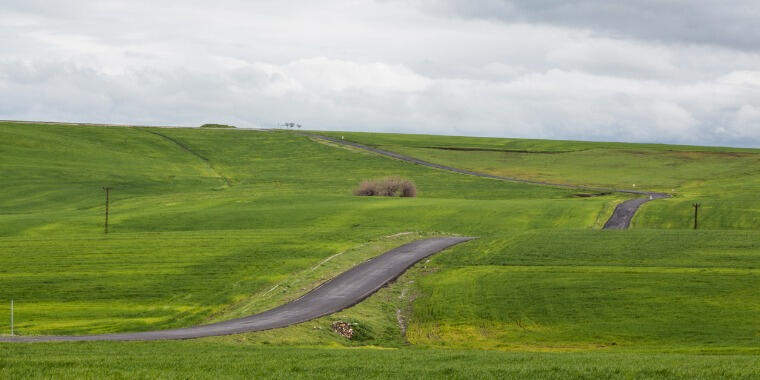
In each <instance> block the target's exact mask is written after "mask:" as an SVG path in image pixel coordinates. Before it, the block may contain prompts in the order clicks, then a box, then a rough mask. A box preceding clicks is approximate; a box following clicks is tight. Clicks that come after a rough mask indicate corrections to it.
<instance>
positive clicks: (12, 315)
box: [11, 299, 13, 336]
mask: <svg viewBox="0 0 760 380" xmlns="http://www.w3.org/2000/svg"><path fill="white" fill-rule="evenodd" d="M11 336H13V300H12V299H11Z"/></svg>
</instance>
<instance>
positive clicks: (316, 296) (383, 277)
mask: <svg viewBox="0 0 760 380" xmlns="http://www.w3.org/2000/svg"><path fill="white" fill-rule="evenodd" d="M472 239H473V238H471V237H437V238H430V239H422V240H417V241H413V242H411V243H408V244H405V245H402V246H400V247H398V248H395V249H393V250H390V251H388V252H386V253H384V254H382V255H380V256H377V257H374V258H372V259H369V260H367V261H365V262H363V263H361V264H359V265H357V266H355V267H353V268H351V269H349V270H347V271H345V272H343V273H341V274H339V275H338V276H336V277H334V278H333V279H331V280H329V281H327V282H325V283H324V284H322V285H320V286H319V287H317V288H316V289H314V290H312V291H310V292H308V293H306V294H305V295H303V296H302V297H301V298H298V299H297V300H295V301H292V302H289V303H286V304H284V305H282V306H278V307H276V308H274V309H271V310H267V311H265V312H262V313H259V314H254V315H251V316H248V317H245V318H238V319H231V320H228V321H224V322H219V323H212V324H208V325H201V326H194V327H186V328H179V329H172V330H159V331H145V332H136V333H118V334H100V335H80V336H74V335H66V336H63V335H61V336H53V335H48V336H45V335H42V336H18V337H0V342H60V341H67V342H71V341H95V340H112V341H127V340H164V339H192V338H201V337H207V336H217V335H230V334H239V333H243V332H250V331H261V330H269V329H275V328H278V327H285V326H290V325H293V324H296V323H301V322H306V321H309V320H312V319H314V318H319V317H321V316H324V315H328V314H332V313H335V312H338V311H341V310H343V309H345V308H347V307H350V306H353V305H355V304H357V303H359V302H360V301H362V300H363V299H365V298H367V297H369V296H370V295H371V294H372V293H374V292H376V291H378V290H379V289H380V288H382V287H383V286H385V285H386V284H388V283H389V282H390V281H393V280H394V279H395V278H396V277H398V276H399V275H401V274H402V273H404V271H406V270H407V269H408V268H409V267H411V266H412V265H414V264H415V263H417V262H418V261H420V260H422V259H424V258H426V257H428V256H430V255H432V254H434V253H437V252H440V251H442V250H444V249H446V248H449V247H451V246H453V245H456V244H459V243H463V242H466V241H469V240H472Z"/></svg>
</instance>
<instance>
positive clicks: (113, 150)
mask: <svg viewBox="0 0 760 380" xmlns="http://www.w3.org/2000/svg"><path fill="white" fill-rule="evenodd" d="M0 135H2V136H1V138H0V141H1V142H2V143H0V144H2V145H1V146H2V151H3V155H4V157H8V158H9V159H8V160H3V162H2V165H1V166H0V175H2V177H3V178H7V179H8V181H7V182H5V188H6V190H7V191H5V192H3V193H1V195H0V210H1V211H0V212H1V214H0V226H2V227H0V235H5V238H0V252H2V254H0V268H3V269H2V270H1V272H0V289H2V290H0V299H4V300H10V299H11V298H13V299H15V300H16V304H17V321H18V322H17V323H18V326H17V329H18V330H17V331H18V332H20V333H22V334H54V333H55V334H71V333H75V334H81V333H93V332H110V331H134V330H146V329H153V328H166V327H176V326H185V325H189V324H193V323H198V322H201V321H203V320H205V319H207V318H210V317H211V316H215V315H217V314H218V313H220V312H222V311H223V310H225V309H226V307H227V306H228V305H230V304H233V303H235V302H238V301H240V300H241V299H243V298H245V297H247V296H249V295H251V294H256V293H260V292H263V291H266V290H268V289H270V288H271V287H272V286H274V285H276V284H278V283H279V282H280V281H282V280H284V279H285V278H288V277H290V276H292V275H293V274H294V273H299V272H300V271H303V270H306V269H307V268H312V267H313V266H314V265H316V264H318V263H319V262H320V261H322V260H324V259H325V258H327V257H330V256H332V255H334V254H336V253H339V252H343V251H346V250H347V249H349V248H352V247H357V246H360V245H362V244H366V243H367V242H369V241H375V240H377V239H378V238H381V237H383V236H388V235H393V234H396V233H399V232H406V231H422V232H426V233H453V234H477V235H478V236H486V235H488V234H494V233H497V232H500V231H503V230H510V229H525V228H547V227H559V226H572V227H585V228H590V227H593V226H594V225H598V224H599V223H601V222H602V221H603V220H604V218H605V217H606V215H607V213H608V210H609V209H610V208H611V204H612V203H613V202H614V201H615V199H616V198H615V197H600V198H595V199H577V198H574V197H573V195H572V192H570V191H567V190H564V189H553V188H549V187H536V186H529V185H523V184H508V185H506V186H505V185H504V184H503V183H500V182H498V181H492V180H484V179H477V178H471V177H465V176H459V175H455V174H450V173H445V172H440V171H433V170H428V169H425V168H420V167H415V166H410V165H406V164H403V163H401V162H396V161H392V160H387V159H384V158H378V157H374V156H371V155H363V154H357V153H353V152H349V151H345V150H342V149H336V148H334V147H330V146H326V145H323V144H318V143H315V142H312V141H310V140H309V139H307V138H305V137H302V136H296V135H293V134H290V133H278V132H272V133H267V132H256V131H235V130H230V131H226V130H225V131H221V130H216V131H204V130H180V129H137V128H119V127H113V128H105V127H69V126H50V125H46V126H34V125H17V124H13V125H3V126H0ZM392 174H393V175H401V176H404V177H408V178H412V179H413V180H414V181H415V182H416V183H417V185H418V187H419V189H420V196H419V197H418V198H413V199H387V198H385V199H383V198H367V197H355V196H353V195H351V191H352V189H353V187H354V186H356V185H357V184H358V183H359V182H360V181H361V180H362V179H365V178H372V177H376V176H383V175H392ZM102 186H111V187H112V188H113V190H112V192H111V218H110V221H111V228H110V230H111V234H109V235H108V236H103V233H102V222H103V211H104V209H103V207H104V206H103V202H104V193H103V190H102ZM407 240H408V237H401V238H399V239H392V241H390V242H386V243H384V244H383V245H382V246H383V247H384V248H391V247H393V246H395V245H400V244H401V243H403V242H404V241H407ZM371 252H373V253H374V254H377V253H380V252H382V251H381V250H380V251H378V250H377V249H375V250H372V251H371ZM366 257H367V253H366V252H365V253H363V254H360V255H358V256H356V257H354V261H347V262H345V263H344V265H343V266H342V267H341V268H342V269H345V268H348V267H350V266H351V265H353V264H355V263H357V262H359V261H360V260H361V259H362V258H366ZM29 263H34V264H35V265H29ZM341 268H337V269H341ZM331 273H337V272H335V271H333V272H331ZM328 274H330V273H327V274H325V275H324V276H323V279H325V278H329V276H327V275H328ZM315 280H316V279H315ZM311 286H313V285H311ZM286 296H287V295H283V297H286ZM290 296H292V295H290ZM5 307H7V306H6V303H5V302H3V304H2V306H0V310H2V309H3V308H5ZM7 324H8V320H7V319H2V320H0V331H3V332H5V331H7V329H8V326H7Z"/></svg>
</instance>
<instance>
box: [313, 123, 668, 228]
mask: <svg viewBox="0 0 760 380" xmlns="http://www.w3.org/2000/svg"><path fill="white" fill-rule="evenodd" d="M302 134H303V135H305V136H308V137H312V138H316V139H320V140H325V141H330V142H333V143H337V144H342V145H347V146H351V147H354V148H359V149H362V150H366V151H370V152H373V153H377V154H380V155H383V156H388V157H392V158H395V159H398V160H401V161H406V162H411V163H413V164H417V165H423V166H428V167H431V168H436V169H441V170H446V171H449V172H454V173H460V174H467V175H473V176H477V177H484V178H492V179H498V180H502V181H510V182H520V183H529V184H533V185H546V186H555V187H564V188H569V189H579V190H588V191H598V192H616V193H628V194H636V195H644V196H645V197H643V198H635V199H630V200H627V201H625V202H623V203H621V204H619V205H617V207H615V211H613V212H612V216H610V219H609V220H607V223H605V224H604V229H607V230H620V229H626V228H628V226H629V225H630V224H631V219H633V216H634V215H635V214H636V211H637V210H638V209H639V207H640V206H641V205H642V204H644V203H646V202H649V201H651V200H654V199H662V198H670V194H665V193H652V192H648V191H636V190H617V189H605V188H594V187H584V186H573V185H564V184H558V183H551V182H541V181H530V180H526V179H520V178H512V177H502V176H498V175H493V174H487V173H480V172H474V171H471V170H466V169H460V168H455V167H451V166H446V165H439V164H435V163H432V162H428V161H423V160H420V159H417V158H414V157H409V156H405V155H403V154H399V153H396V152H390V151H387V150H382V149H377V148H373V147H371V146H367V145H363V144H359V143H355V142H353V141H346V140H342V139H336V138H333V137H328V136H322V135H316V134H311V133H302Z"/></svg>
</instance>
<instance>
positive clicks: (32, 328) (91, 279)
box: [0, 123, 760, 378]
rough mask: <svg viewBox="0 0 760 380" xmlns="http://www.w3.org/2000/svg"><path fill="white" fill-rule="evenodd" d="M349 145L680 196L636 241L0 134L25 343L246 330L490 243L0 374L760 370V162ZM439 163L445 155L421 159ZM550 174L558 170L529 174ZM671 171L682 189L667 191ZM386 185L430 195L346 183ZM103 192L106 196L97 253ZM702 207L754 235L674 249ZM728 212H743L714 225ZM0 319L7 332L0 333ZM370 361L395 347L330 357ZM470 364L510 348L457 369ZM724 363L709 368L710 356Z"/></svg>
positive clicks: (41, 354) (547, 212) (489, 193)
mask: <svg viewBox="0 0 760 380" xmlns="http://www.w3.org/2000/svg"><path fill="white" fill-rule="evenodd" d="M339 135H340V134H339ZM344 135H345V136H346V137H347V138H351V139H356V140H357V141H359V142H363V143H368V144H370V145H379V146H382V147H384V148H386V149H390V150H396V151H399V152H404V153H407V154H410V155H413V156H418V157H421V158H424V159H428V160H431V161H433V160H438V161H436V162H441V163H447V164H451V165H453V166H463V165H471V166H466V167H468V168H470V169H476V170H481V169H482V170H484V171H485V170H510V171H512V170H514V171H515V172H514V173H517V171H523V172H524V174H525V173H527V175H534V176H535V177H531V178H536V179H546V180H554V179H559V178H568V181H569V182H573V183H583V184H586V183H587V184H594V185H604V184H611V185H615V186H624V183H625V182H626V181H628V182H630V181H631V178H627V177H620V176H619V175H618V173H617V172H618V171H616V169H615V165H622V164H626V165H628V166H629V167H630V171H631V172H632V173H634V174H632V175H637V174H635V173H640V175H641V176H642V177H645V174H646V178H647V181H650V182H641V184H640V185H639V186H640V187H643V185H647V184H652V185H653V186H655V185H657V186H664V187H668V186H677V187H678V192H677V195H678V196H677V197H676V198H675V199H673V200H667V201H657V202H651V203H649V204H648V205H647V206H646V208H645V210H644V211H645V212H643V213H642V215H639V216H638V217H637V218H636V220H635V224H636V226H637V227H638V228H642V227H647V226H648V227H661V226H664V227H668V228H670V229H671V230H647V229H640V230H632V231H600V230H598V228H599V227H601V225H602V224H603V223H604V221H605V220H606V219H607V217H608V216H609V215H610V213H611V211H612V208H613V207H614V205H615V204H616V203H617V202H620V201H622V200H623V199H626V196H625V195H607V196H601V197H592V198H578V197H576V196H574V193H575V192H574V191H572V190H567V189H558V188H551V187H545V186H532V185H526V184H519V183H508V182H502V181H495V180H488V179H482V178H475V177H470V176H464V175H458V174H453V173H447V172H444V171H439V170H433V169H430V168H425V167H420V166H415V165H410V164H407V163H404V162H399V161H396V160H391V159H387V158H383V157H377V156H375V155H372V154H368V153H364V152H360V151H357V150H353V149H345V148H341V147H337V146H334V145H331V144H324V143H319V142H316V141H312V140H310V139H309V138H307V137H304V136H300V135H296V134H292V133H288V132H260V131H244V130H234V129H231V130H204V129H157V128H122V127H95V126H63V125H24V124H17V123H14V124H10V123H8V124H3V123H0V154H2V157H3V160H2V161H0V178H2V179H3V182H2V183H3V190H4V191H2V192H0V301H1V300H8V299H10V298H14V299H15V300H16V305H17V309H16V316H17V328H18V329H19V332H20V333H22V334H52V333H57V334H85V333H97V332H116V331H138V330H148V329H155V328H167V327H178V326H187V325H191V324H195V323H202V322H210V321H217V320H223V319H227V318H232V317H236V316H242V315H247V314H250V313H253V312H256V311H259V310H264V309H266V308H268V307H272V306H274V305H277V304H280V303H282V302H286V301H287V300H290V299H293V298H295V297H298V296H300V295H301V294H303V293H304V292H306V291H308V290H309V289H311V288H313V287H314V286H317V285H318V284H319V283H321V282H322V281H324V280H326V279H327V278H330V277H331V276H333V275H335V274H336V273H339V272H340V271H342V270H345V269H347V268H349V267H350V266H352V265H355V264H356V263H358V262H361V261H362V260H365V259H367V258H369V257H372V256H374V255H377V254H378V253H381V252H383V251H384V250H387V249H388V248H391V247H394V246H397V245H400V244H402V243H404V242H406V241H410V240H412V239H416V238H419V237H424V236H435V235H440V234H461V235H474V236H478V237H480V238H479V239H477V240H475V241H472V242H469V243H467V244H464V245H461V246H457V247H455V248H453V249H450V250H447V251H446V252H443V253H441V254H438V255H435V256H433V257H432V258H431V259H430V260H426V261H425V262H423V263H420V264H418V265H417V266H415V267H413V268H412V269H411V270H410V271H409V272H407V273H406V274H405V275H403V276H401V277H400V278H399V279H398V281H396V282H395V283H393V284H392V285H391V286H389V287H386V288H384V289H382V290H381V291H380V292H378V293H377V294H375V295H374V296H372V297H370V298H369V299H367V300H366V301H365V302H362V303H360V304H358V305H356V306H354V307H352V308H349V309H347V310H344V311H341V312H339V313H337V314H335V315H332V316H327V317H323V318H319V319H317V320H314V321H310V322H306V323H303V324H299V325H296V326H291V327H288V328H284V329H278V330H272V331H265V332H257V333H249V334H240V335H235V336H229V337H219V338H213V339H204V340H200V341H195V342H155V343H108V342H103V343H84V344H52V343H51V344H35V345H10V344H0V353H2V354H1V355H0V374H2V375H3V376H11V377H18V376H25V377H51V376H55V377H103V376H106V377H188V376H197V374H199V373H203V374H205V375H206V376H208V377H211V376H215V377H243V376H247V377H250V376H251V375H254V376H255V375H267V376H270V377H288V378H290V377H348V376H356V375H359V374H360V375H361V376H362V377H388V376H412V377H421V378H425V377H441V376H444V377H468V378H469V377H476V378H477V377H483V378H491V377H535V378H588V377H609V378H616V377H627V378H630V377H654V378H658V377H659V378H672V377H737V378H741V377H751V376H753V374H755V373H756V372H757V369H758V362H757V354H758V351H757V347H758V346H760V341H758V339H759V338H760V325H758V323H757V320H758V318H756V316H757V315H758V312H759V311H760V301H759V300H758V297H757V296H756V292H755V289H757V288H758V285H760V277H759V275H760V273H758V270H760V268H758V264H759V262H758V260H759V259H758V258H759V257H760V246H758V242H759V241H760V235H758V233H757V232H755V231H751V230H749V229H752V228H754V227H753V224H752V223H753V220H754V219H753V215H754V214H753V211H752V208H753V207H754V203H753V202H755V200H754V199H753V198H752V197H751V194H752V190H753V189H754V188H755V187H754V186H756V184H757V181H756V180H755V179H754V177H753V176H751V175H748V174H745V173H750V174H751V172H752V170H751V169H747V168H745V169H744V171H743V172H742V171H741V170H740V167H741V166H747V165H750V166H747V167H751V165H754V161H752V160H754V157H755V154H756V153H755V152H754V151H752V150H734V149H723V148H695V147H670V146H656V145H637V144H606V143H605V144H601V143H584V142H562V141H538V140H504V139H474V138H455V137H429V136H428V137H423V136H399V135H383V134H372V135H370V134H367V135H360V134H348V133H346V134H344ZM428 147H435V148H428ZM441 147H447V148H451V147H454V148H457V149H459V148H461V147H465V148H467V149H469V150H464V151H462V150H457V149H440V148H441ZM473 148H477V149H476V150H473ZM524 151H528V152H531V153H525V152H524ZM697 151H699V152H700V153H699V154H696V153H695V152H697ZM425 152H427V153H425ZM430 152H434V154H436V155H438V154H440V156H432V155H431V156H425V154H432V153H430ZM462 152H465V153H464V154H461V153H462ZM546 152H551V153H546ZM584 152H585V153H584ZM417 153H420V154H417ZM514 154H524V155H528V157H527V158H525V160H527V161H526V162H528V163H524V164H520V165H522V166H520V165H512V164H511V163H512V162H518V161H516V160H512V158H513V157H512V155H514ZM574 154H577V155H574ZM675 154H680V155H683V156H684V157H680V156H679V158H677V159H676V158H674V159H673V160H675V161H664V162H666V163H667V165H665V166H663V165H664V164H662V162H663V161H662V160H663V157H665V156H667V155H675ZM503 155H506V156H507V159H508V160H510V161H509V162H510V165H505V164H503V163H501V161H500V159H501V158H498V157H502V156H503ZM584 155H585V156H584ZM549 156H551V157H555V156H556V157H564V158H563V159H561V160H559V159H557V158H552V159H551V160H554V161H547V160H549V158H541V157H549ZM686 156H688V157H692V156H694V157H692V158H689V159H686V158H685V157H686ZM592 157H597V158H595V160H596V161H594V162H593V164H591V163H587V162H586V160H589V159H591V158H592ZM705 157H708V158H710V157H719V158H716V159H715V160H713V161H710V160H712V158H710V160H707V161H705V160H706V158H705ZM605 158H606V159H605ZM634 158H636V159H634ZM734 159H735V160H737V161H731V160H734ZM446 160H450V161H446ZM542 160H543V161H542ZM679 160H680V161H679ZM560 161H562V162H560ZM682 161H683V162H686V163H688V165H687V164H685V163H683V162H682ZM723 161H726V162H725V164H723ZM455 164H456V165H455ZM670 164H672V165H670ZM531 165H532V166H531ZM541 165H543V166H541ZM683 165H687V166H683ZM689 165H691V166H689ZM671 166H672V167H673V168H682V167H683V168H688V170H685V172H684V174H683V175H682V177H683V178H681V179H679V180H678V181H673V182H668V181H669V180H670V178H671V177H672V176H671V174H670V173H671V172H670V170H671ZM542 168H543V169H542ZM549 169H552V170H554V169H556V171H549ZM509 173H511V172H503V173H502V172H499V174H507V175H512V174H509ZM386 175H399V176H403V177H408V178H411V179H413V180H414V181H415V182H416V184H417V185H418V188H419V190H420V192H419V196H418V197H417V198H411V199H409V198H407V199H400V198H394V199H388V198H368V197H354V196H352V195H351V191H352V189H353V188H354V187H355V186H356V185H357V184H358V183H359V181H361V180H363V179H367V178H375V177H381V176H386ZM637 181H638V180H637ZM658 183H659V185H658ZM637 184H638V182H637ZM102 186H110V187H113V188H114V190H113V191H112V202H111V211H112V218H111V221H112V228H111V231H112V233H111V234H109V235H108V236H103V234H102V213H103V204H102V203H103V198H104V197H103V195H104V194H103V191H102V189H101V187H102ZM654 189H659V188H657V187H656V186H655V188H654ZM721 189H737V190H736V191H734V192H732V193H731V194H725V195H724V198H720V199H722V200H723V202H724V203H723V204H722V205H721V204H720V203H719V201H718V198H716V197H714V196H713V195H714V194H720V193H721ZM706 195H709V196H710V197H709V200H710V202H708V201H707V200H706V199H705V200H703V204H704V210H705V216H704V218H705V219H704V222H703V223H704V224H703V225H705V227H706V228H710V229H715V228H724V229H725V228H735V229H744V231H698V232H695V231H688V230H678V228H681V227H685V226H687V225H688V211H690V210H687V211H686V212H684V211H683V210H681V207H682V206H685V207H687V208H688V204H687V203H688V202H691V201H693V200H695V199H697V200H700V199H703V198H701V197H703V196H706ZM712 202H715V203H712ZM737 205H738V206H741V207H738V206H737ZM732 207H734V208H739V209H740V211H736V212H734V211H731V212H727V211H726V210H729V209H730V210H733V209H732ZM718 215H720V216H718ZM681 219H686V222H683V221H681ZM407 232H410V233H407ZM2 302H3V303H4V304H3V305H0V314H4V313H5V312H6V310H7V309H5V308H7V306H5V305H7V304H6V303H5V301H2ZM337 319H340V320H346V321H350V322H352V323H354V327H355V328H356V330H357V337H356V339H354V340H350V341H348V340H346V339H344V338H342V337H340V336H338V335H337V334H335V333H333V332H332V331H331V330H330V324H331V322H332V321H334V320H337ZM7 323H8V322H7V320H5V319H0V331H7V330H8V327H9V326H8V325H7ZM404 330H405V334H404V333H403V331H404ZM410 344H411V345H412V346H414V347H417V348H419V349H410V348H409V346H410ZM305 346H311V347H313V348H307V347H305ZM367 346H370V347H385V348H393V349H392V350H378V349H345V348H341V347H356V348H358V347H367ZM318 347H319V348H318ZM328 347H329V348H328ZM442 347H445V348H449V349H450V350H443V351H442V350H439V348H442ZM464 348H466V349H495V350H501V351H514V352H506V353H505V352H479V351H459V350H451V349H464ZM517 351H519V352H517ZM538 351H563V352H561V353H536V352H538ZM566 351H572V352H566ZM714 353H720V354H721V356H710V355H707V354H714Z"/></svg>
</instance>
